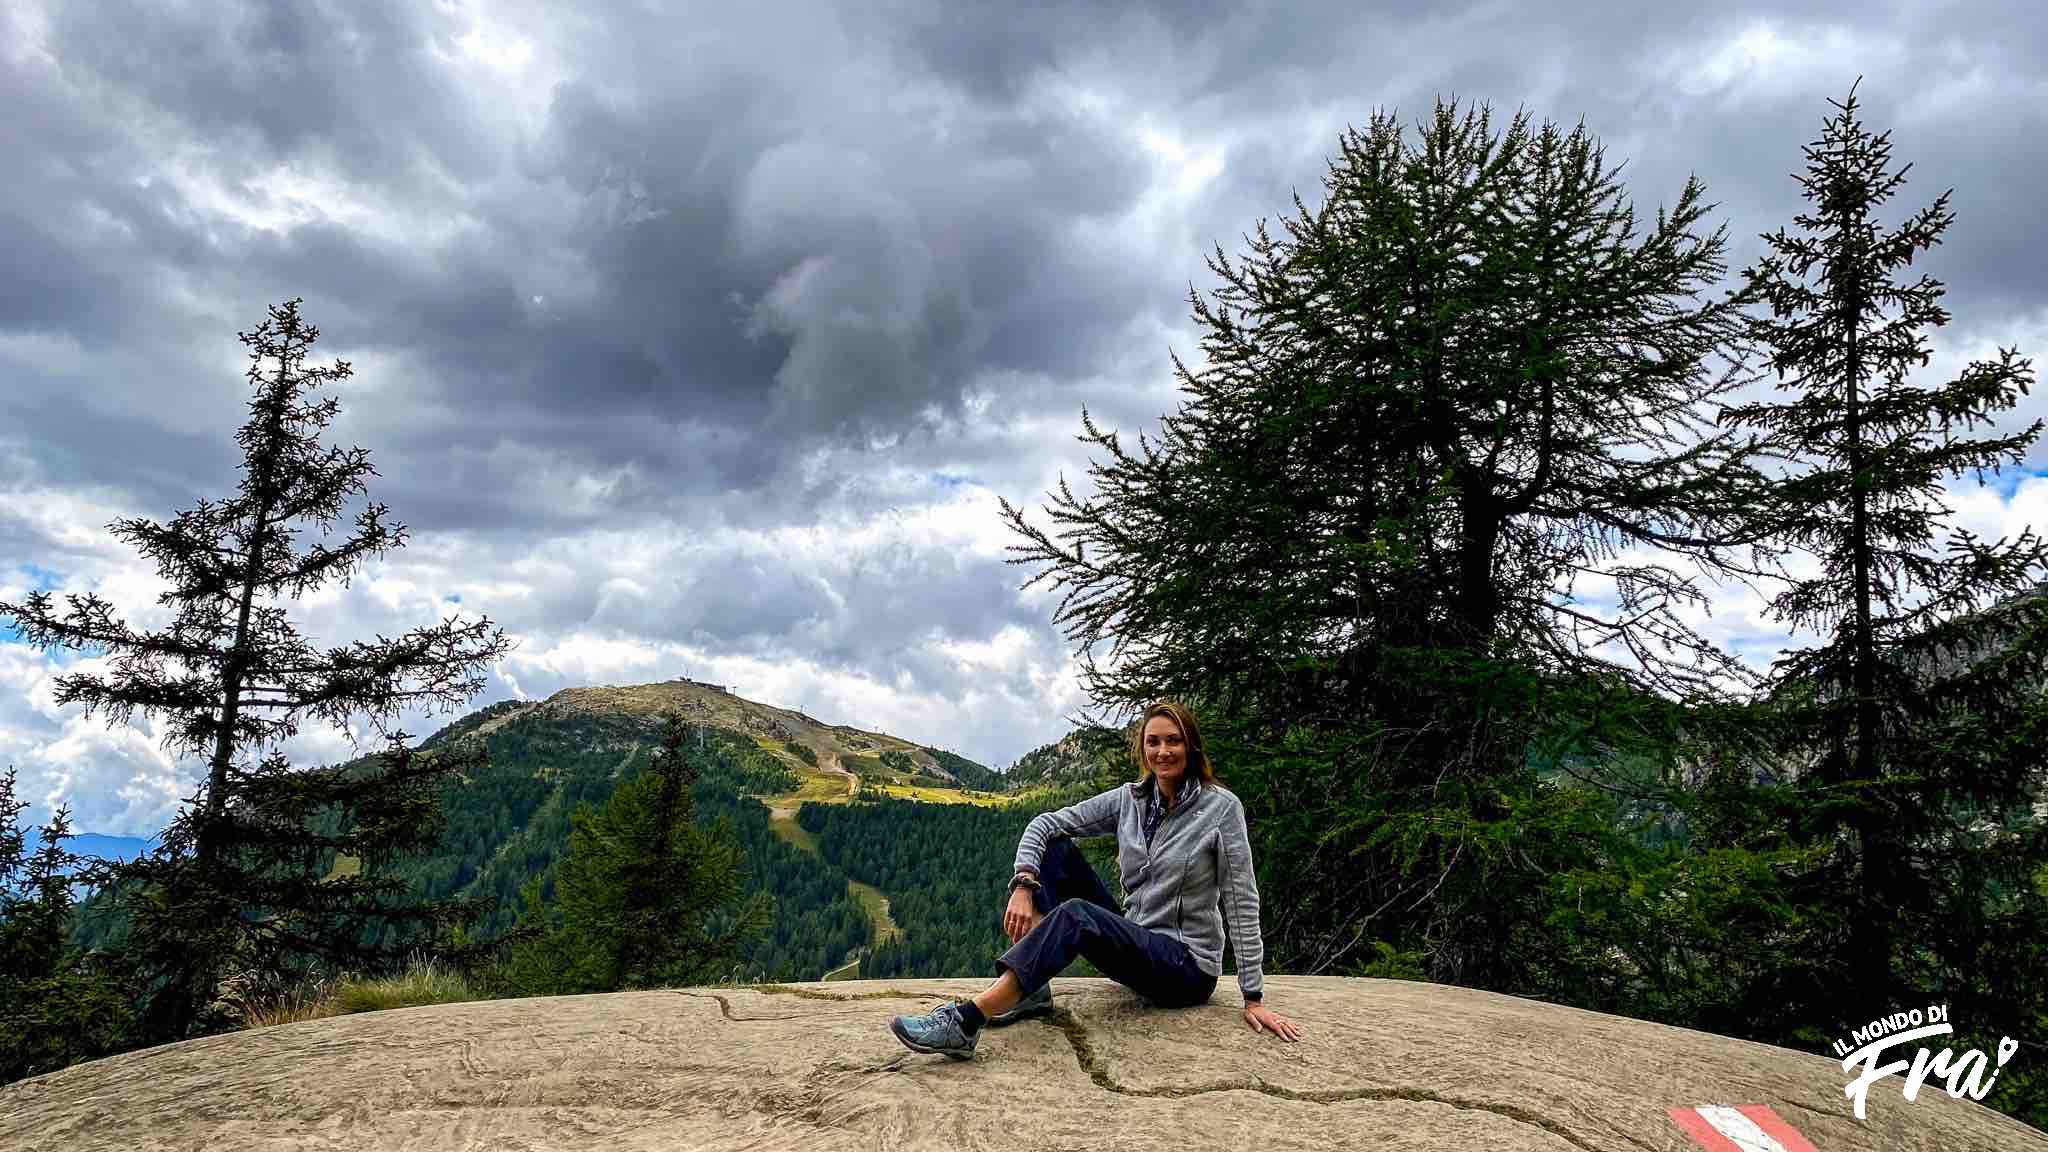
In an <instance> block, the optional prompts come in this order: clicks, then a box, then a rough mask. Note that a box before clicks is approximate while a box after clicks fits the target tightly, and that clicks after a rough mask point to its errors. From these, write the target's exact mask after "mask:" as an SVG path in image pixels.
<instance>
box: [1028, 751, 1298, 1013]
mask: <svg viewBox="0 0 2048 1152" xmlns="http://www.w3.org/2000/svg"><path fill="white" fill-rule="evenodd" d="M1152 787H1153V781H1152V778H1151V777H1150V776H1147V777H1146V778H1145V779H1143V780H1140V781H1138V782H1137V783H1135V784H1120V785H1118V786H1117V787H1115V788H1112V789H1110V790H1109V791H1107V792H1104V793H1102V794H1101V795H1098V796H1090V797H1089V798H1088V799H1086V800H1083V801H1081V802H1080V803H1078V804H1072V805H1069V806H1067V807H1065V808H1061V809H1059V810H1058V811H1056V812H1042V813H1040V814H1039V815H1037V816H1035V817H1033V818H1032V820H1031V823H1029V824H1027V825H1025V826H1024V835H1023V837H1022V838H1021V839H1019V840H1018V841H1017V868H1016V870H1017V871H1020V872H1022V871H1027V870H1028V871H1031V872H1033V873H1035V872H1037V871H1038V862H1039V861H1040V860H1041V859H1042V858H1043V857H1044V855H1045V845H1046V842H1047V841H1049V840H1051V839H1053V838H1055V837H1058V836H1070V837H1075V838H1086V837H1089V836H1108V835H1112V834H1113V835H1115V836H1116V846H1117V850H1116V860H1117V871H1118V873H1119V874H1120V878H1121V880H1122V883H1123V892H1124V915H1125V916H1126V917H1128V918H1129V919H1130V920H1131V922H1132V923H1134V924H1136V925H1138V926H1139V927H1140V928H1150V929H1152V930H1154V931H1157V932H1164V933H1166V934H1167V935H1169V936H1173V937H1176V938H1178V939H1179V940H1181V941H1182V942H1183V943H1185V944H1186V945H1187V947H1188V951H1189V952H1191V953H1193V954H1194V957H1195V964H1196V966H1197V967H1199V968H1201V970H1202V971H1203V972H1205V973H1207V974H1209V975H1211V976H1218V975H1221V974H1222V972H1223V931H1224V925H1225V924H1226V923H1227V924H1228V925H1229V928H1230V946H1231V952H1232V953H1233V954H1234V955H1235V957H1236V959H1237V985H1238V988H1239V990H1241V991H1242V992H1243V993H1244V995H1245V998H1246V999H1258V998H1260V997H1261V996H1262V995H1263V994H1264V991H1265V989H1264V980H1263V975H1262V973H1261V970H1260V965H1261V964H1262V963H1263V962H1264V960H1265V955H1266V947H1265V942H1264V940H1263V939H1261V937H1260V935H1259V889H1258V878H1257V877H1256V876H1255V875H1254V874H1253V872H1252V848H1251V841H1250V839H1249V838H1248V837H1247V836H1246V835H1245V827H1244V805H1243V803H1241V802H1240V801H1239V800H1238V798H1237V797H1236V796H1233V795H1231V794H1230V793H1229V792H1226V791H1224V790H1223V789H1222V788H1219V787H1216V786H1215V785H1206V786H1204V787H1202V788H1199V789H1194V790H1193V795H1192V796H1187V795H1183V796H1181V797H1176V798H1175V801H1174V806H1173V807H1172V808H1170V809H1168V810H1167V813H1166V817H1165V819H1164V820H1163V821H1161V823H1160V825H1159V828H1158V830H1157V831H1155V832H1154V833H1153V834H1152V843H1151V844H1149V845H1148V844H1146V843H1145V801H1146V798H1147V797H1148V796H1149V794H1150V792H1151V790H1152Z"/></svg>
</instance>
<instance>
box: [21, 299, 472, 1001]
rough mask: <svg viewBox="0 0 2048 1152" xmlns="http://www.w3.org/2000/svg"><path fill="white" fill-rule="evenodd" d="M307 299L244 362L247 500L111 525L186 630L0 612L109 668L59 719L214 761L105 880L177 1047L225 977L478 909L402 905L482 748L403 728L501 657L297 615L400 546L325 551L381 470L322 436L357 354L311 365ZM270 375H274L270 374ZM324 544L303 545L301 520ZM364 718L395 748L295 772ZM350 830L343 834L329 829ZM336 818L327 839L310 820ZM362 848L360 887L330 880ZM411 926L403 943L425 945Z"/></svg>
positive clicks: (175, 623)
mask: <svg viewBox="0 0 2048 1152" xmlns="http://www.w3.org/2000/svg"><path fill="white" fill-rule="evenodd" d="M299 303H300V301H298V300H296V299H294V300H292V301H289V302H287V303H286V304H284V305H283V306H281V307H272V308H271V309H270V310H269V311H270V315H269V319H268V320H266V321H265V322H264V323H263V324H262V325H260V326H259V327H258V328H257V329H256V330H255V331H254V332H249V333H243V334H241V339H242V342H243V343H244V344H246V345H248V346H249V347H250V349H251V351H250V359H251V361H252V364H251V366H250V368H249V373H248V376H249V380H250V383H251V385H252V386H253V388H254V391H255V396H254V398H253V399H252V400H251V401H250V403H249V419H248V421H247V423H245V424H244V425H243V426H242V428H241V430H240V432H239V433H238V435H237V441H238V443H239V444H240V446H241V450H242V482H241V486H240V491H239V493H238V494H237V495H235V496H234V497H231V498H229V499H226V500H221V501H218V502H215V501H210V500H205V499H202V500H200V502H199V504H198V506H197V507H196V508H193V509H190V510H187V511H183V512H180V513H179V514H178V515H177V517H176V518H174V519H173V520H171V521H170V522H168V523H157V522H154V521H150V520H144V519H130V520H122V521H118V522H116V523H114V524H112V525H110V526H109V527H110V529H111V530H112V531H113V532H114V534H115V535H116V536H117V537H119V538H120V539H122V540H124V541H126V542H127V543H129V544H132V545H133V546H134V547H135V548H136V549H137V550H138V551H139V552H140V553H141V554H142V555H144V556H146V557H148V558H149V559H151V560H153V561H155V563H156V565H157V570H158V572H159V574H160V575H161V576H162V578H163V579H164V581H165V582H166V583H167V584H168V585H169V587H168V588H167V589H166V590H165V591H164V592H163V593H162V595H160V596H159V597H158V602H159V603H161V604H163V605H165V606H167V607H169V608H171V609H174V610H175V616H174V617H173V618H172V620H171V622H170V624H169V625H168V626H166V627H164V628H161V629H157V630H153V631H150V630H138V629H135V628H131V627H130V626H129V625H128V624H126V623H124V622H122V621H120V620H118V619H116V618H115V617H114V614H113V610H112V606H111V605H110V604H109V603H108V602H107V601H105V600H103V599H101V598H100V597H99V596H98V595H97V594H92V593H88V594H86V595H83V596H80V595H75V594H74V595H70V596H68V597H67V601H68V611H63V612H60V611H59V610H58V609H57V608H56V606H55V605H54V604H53V601H52V597H51V596H50V594H49V593H47V592H36V593H33V594H31V595H30V596H29V597H28V599H27V600H26V601H25V602H23V603H20V604H0V615H5V616H7V617H11V618H12V622H13V624H14V627H15V628H17V629H18V630H19V631H20V633H21V635H22V637H23V638H24V639H25V640H26V641H28V642H29V643H31V644H35V645H38V646H40V647H44V648H67V649H77V650H84V651H97V652H103V653H107V654H110V655H111V656H112V657H113V662H112V669H111V671H110V672H108V673H106V674H96V673H86V672H75V673H71V674H69V675H66V676H62V677H59V678H58V680H57V690H56V701H57V703H59V704H60V705H69V704H82V705H84V707H85V713H86V715H88V716H90V715H94V714H96V713H99V712H102V711H104V712H105V714H106V716H107V720H108V722H109V723H110V724H125V723H127V722H128V720H129V718H130V717H131V715H133V714H134V713H136V712H141V713H143V714H144V715H146V716H154V717H157V718H160V720H161V723H162V726H163V728H164V729H165V731H166V736H165V738H164V745H165V748H166V750H167V751H169V752H171V753H172V754H173V755H181V756H182V755H203V756H204V757H205V761H204V764H205V767H204V772H205V775H204V777H203V779H202V781H201V783H200V786H199V788H198V790H197V792H196V793H195V794H194V795H193V796H192V797H190V798H189V799H188V801H187V802H186V803H185V805H184V806H183V807H182V808H181V810H180V811H179V813H178V815H177V816H176V818H175V819H174V820H173V821H172V823H171V825H170V827H169V828H168V829H167V830H166V831H165V833H164V835H163V837H162V841H161V843H160V846H159V847H158V848H157V849H156V850H155V851H153V852H151V853H149V854H147V855H145V856H143V857H140V858H138V859H136V860H134V861H131V862H128V863H126V864H122V865H119V866H116V867H113V868H111V869H107V870H105V875H103V876H102V877H100V878H101V879H104V880H106V881H109V882H110V883H111V885H112V888H113V891H114V892H115V893H116V894H117V896H118V899H119V900H120V903H121V906H122V909H123V911H124V912H125V913H126V916H127V918H128V920H129V930H128V942H129V947H130V949H131V952H132V955H133V956H134V958H135V960H136V961H137V963H138V964H139V965H140V967H141V969H142V971H143V973H144V974H145V979H146V980H147V981H148V985H147V992H146V1003H145V1006H144V1011H143V1016H142V1027H141V1034H140V1037H139V1038H140V1039H142V1040H143V1041H145V1042H154V1041H163V1040H173V1039H179V1038H182V1037H184V1036H186V1035H188V1034H191V1033H193V1032H197V1031H204V1030H207V1029H210V1028H214V1027H218V1026H221V1025H223V1024H225V1023H228V1022H229V1021H228V1020H227V1019H225V1018H223V1017H222V1016H221V1014H220V1009H219V1008H218V1006H217V1005H218V1004H219V1000H220V993H221V990H222V986H223V983H224V981H226V980H227V979H228V978H229V977H230V976H231V975H237V974H241V973H248V972H254V973H261V974H268V975H280V974H285V975H288V974H289V972H290V971H291V970H293V969H295V968H296V967H298V966H303V965H306V964H309V963H324V964H328V965H331V966H333V967H346V968H356V969H376V968H379V967H382V966H384V965H385V964H387V963H388V962H390V961H391V960H392V959H393V955H392V954H393V951H394V950H395V949H397V948H399V947H401V945H398V944H390V943H385V944H379V943H373V942H371V941H375V940H377V939H378V938H379V936H380V932H379V931H378V929H381V928H382V927H383V926H385V925H388V924H392V923H399V924H411V925H415V926H418V927H420V928H421V929H422V930H431V929H432V928H433V927H435V926H437V925H442V924H445V923H447V922H449V921H451V920H459V919H460V918H461V917H462V916H464V915H466V914H467V913H468V911H470V910H469V909H468V908H467V907H466V906H463V905H458V904H455V903H450V902H442V903H434V904H422V903H414V902H410V901H408V899H407V898H406V895H405V889H406V886H405V883H404V881H403V880H401V879H399V878H397V877H396V876H393V875H391V874H389V872H388V871H387V869H386V865H387V864H388V863H389V862H390V861H391V860H392V859H393V858H394V856H396V855H397V854H401V853H412V852H418V851H422V850H425V849H426V848H428V847H429V846H431V844H432V843H433V841H434V838H435V836H436V835H437V834H438V828H437V825H436V812H437V800H438V794H439V789H440V788H441V787H442V785H443V784H444V782H445V780H446V778H447V777H448V776H449V775H450V774H451V773H454V772H458V771H461V770H464V769H465V768H473V767H474V766H475V760H474V757H477V756H481V755H482V750H481V746H480V745H473V744H472V745H465V746H464V747H463V748H460V749H458V750H456V751H454V752H452V753H436V754H433V755H424V754H415V753H414V752H412V751H411V750H410V749H409V748H408V746H407V740H408V736H407V734H406V733H404V732H402V731H392V730H390V721H391V720H392V719H393V718H394V717H396V716H397V715H398V714H399V713H400V712H401V711H402V710H404V709H406V708H409V707H413V706H418V705H432V704H441V705H444V706H448V707H453V706H454V705H456V704H458V703H460V702H462V701H464V700H466V699H468V698H469V697H470V696H472V695H474V694H475V692H476V691H478V690H479V689H480V688H481V687H482V684H483V678H482V671H481V670H482V668H483V667H485V666H486V665H487V664H488V663H489V662H490V661H491V660H492V659H494V658H496V657H497V656H499V655H501V654H502V653H503V652H505V651H506V650H507V649H508V647H509V644H508V642H507V641H506V639H505V637H504V635H503V633H502V632H501V631H498V630H496V629H494V628H492V626H491V624H490V621H488V620H479V621H475V622H468V623H465V622H461V621H460V620H459V619H457V618H452V617H451V618H449V619H447V620H444V621H442V622H441V623H439V624H436V625H432V626H428V627H422V628H418V629H415V630H413V631H410V632H408V633H406V634H405V635H403V636H400V637H398V638H396V639H387V638H384V637H379V638H378V639H376V640H375V641H374V642H364V641H357V642H355V643H352V644H347V645H343V646H341V647H337V648H333V649H330V650H328V651H324V652H323V651H321V650H319V649H317V648H315V647H314V646H313V645H312V644H311V643H310V642H308V641H307V640H306V639H305V638H304V637H302V636H301V635H300V634H299V631H298V629H297V628H296V627H295V626H294V625H293V623H292V622H291V620H290V618H289V616H288V615H287V605H286V603H285V602H286V601H287V600H296V599H297V598H298V597H299V596H301V595H302V594H304V593H305V592H307V591H309V590H311V589H314V588H317V587H320V586H321V585H323V584H325V583H327V582H328V581H330V580H334V579H340V580H342V581H343V582H344V584H345V583H346V582H347V580H348V579H349V577H350V576H351V574H352V573H354V572H355V571H356V570H357V569H358V568H359V567H360V566H361V565H362V564H363V563H364V562H365V561H366V560H369V559H370V558H372V557H376V556H380V555H382V554H384V553H385V552H387V551H389V550H391V549H394V548H399V547H402V546H403V545H404V540H405V528H404V526H403V525H395V524H394V525H387V524H386V523H385V520H384V517H385V513H386V508H385V506H384V505H382V504H380V503H375V502H370V503H368V504H367V506H366V507H364V508H363V509H362V510H361V511H360V512H359V513H358V514H357V515H356V517H355V522H354V530H353V532H352V533H349V534H348V535H346V536H345V537H343V538H341V539H340V540H338V541H330V540H329V539H328V537H329V536H330V533H331V529H332V528H333V526H334V525H335V523H336V521H337V519H338V518H339V517H340V516H341V515H342V511H343V508H344V505H345V504H346V503H347V502H348V501H349V500H351V499H352V498H353V497H356V496H358V495H361V494H362V493H363V492H364V491H365V484H364V477H366V476H371V475H374V474H375V472H376V470H375V469H374V468H373V467H372V466H371V464H370V459H369V454H368V452H367V451H365V450H364V449H362V448H350V449H340V448H328V447H324V446H323V445H322V444H321V443H320V439H319V437H320V433H321V431H322V430H323V429H324V428H325V427H326V426H327V424H328V423H329V422H330V421H331V420H332V419H333V418H334V416H335V413H336V412H337V411H338V410H339V403H338V401H337V400H336V399H335V398H334V397H332V396H330V397H327V398H325V399H323V400H318V401H315V400H312V399H311V398H310V397H309V396H308V395H307V393H308V392H309V391H310V390H311V389H314V388H317V387H319V386H321V385H323V384H327V383H331V382H335V381H339V380H343V379H346V378H347V377H348V376H349V375H350V368H349V365H348V362H347V361H338V362H336V363H334V364H333V365H331V366H328V367H321V368H307V367H305V363H304V362H305V357H306V353H307V350H308V349H309V348H310V347H311V345H312V344H313V342H314V341H315V340H316V339H317V338H318V336H319V331H318V329H316V328H314V327H313V326H311V325H309V324H306V323H304V322H303V321H302V320H301V319H300V316H299ZM266 361H274V362H275V367H274V368H272V369H268V370H266V366H265V362H266ZM306 523H310V525H312V526H313V527H315V528H317V529H318V530H319V537H318V538H316V539H313V540H311V541H309V542H306V543H305V544H303V545H301V543H300V541H299V535H300V531H301V529H300V527H299V525H301V524H306ZM357 717H367V719H368V722H369V723H370V725H371V726H372V727H373V728H374V729H375V731H376V732H377V733H379V734H380V735H382V736H383V737H384V739H385V741H386V743H387V748H386V750H385V751H384V752H383V753H382V754H381V755H379V756H375V757H371V758H369V759H367V760H365V761H363V762H359V763H356V764H353V765H343V766H333V767H317V768H306V767H295V766H293V765H292V764H290V763H289V761H288V759H287V758H286V757H285V756H284V755H283V754H282V753H281V752H279V751H277V750H276V746H277V745H278V743H279V742H281V741H283V740H286V739H288V738H290V737H292V736H293V735H295V734H296V733H297V732H298V731H299V730H300V726H301V725H302V724H303V723H305V722H306V721H307V720H309V719H318V720H322V721H326V722H328V723H330V724H333V725H335V726H337V727H339V728H341V729H343V730H344V731H348V732H350V733H351V735H353V732H354V729H353V727H352V725H351V721H352V720H354V719H355V718H357ZM337 815H338V816H339V817H340V819H339V820H338V821H336V820H335V819H334V817H335V816H337ZM323 821H324V822H326V823H329V824H332V825H333V827H334V829H335V830H333V831H331V832H325V833H321V832H316V831H315V824H316V822H323ZM341 857H347V858H349V859H352V860H353V861H355V862H356V863H357V865H358V868H357V870H356V871H354V872H353V873H351V874H337V873H339V872H342V871H345V870H337V869H335V868H333V864H334V862H335V861H336V860H337V859H338V858H341ZM420 942H421V938H420V937H419V936H418V935H413V936H412V937H411V938H410V939H408V940H406V941H405V943H404V945H402V946H404V947H416V946H418V945H419V943H420Z"/></svg>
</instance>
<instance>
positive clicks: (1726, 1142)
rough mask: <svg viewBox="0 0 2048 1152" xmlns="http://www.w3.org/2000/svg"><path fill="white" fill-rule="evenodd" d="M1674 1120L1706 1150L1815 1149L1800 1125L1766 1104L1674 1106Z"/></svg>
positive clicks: (1794, 1151)
mask: <svg viewBox="0 0 2048 1152" xmlns="http://www.w3.org/2000/svg"><path fill="white" fill-rule="evenodd" d="M1671 1120H1672V1122H1673V1123H1675V1124H1677V1125H1678V1126H1679V1127H1680V1128H1683V1129H1685V1133H1686V1135H1688V1136H1691V1137H1692V1138H1693V1141H1694V1142H1695V1143H1697V1144H1698V1145H1699V1146H1700V1147H1702V1148H1705V1149H1706V1150H1707V1152H1814V1147H1813V1145H1812V1144H1811V1143H1809V1142H1808V1141H1807V1139H1806V1137H1804V1136H1801V1135H1800V1134H1799V1130H1798V1129H1796V1128H1794V1127H1792V1125H1790V1124H1787V1123H1785V1119H1784V1117H1782V1116H1779V1115H1778V1114H1777V1113H1776V1112H1773V1111H1771V1110H1770V1108H1769V1107H1768V1106H1766V1105H1763V1104H1741V1105H1737V1106H1735V1107H1733V1108H1730V1107H1728V1106H1726V1105H1723V1104H1701V1105H1699V1106H1697V1107H1693V1108H1673V1109H1672V1110H1671Z"/></svg>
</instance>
